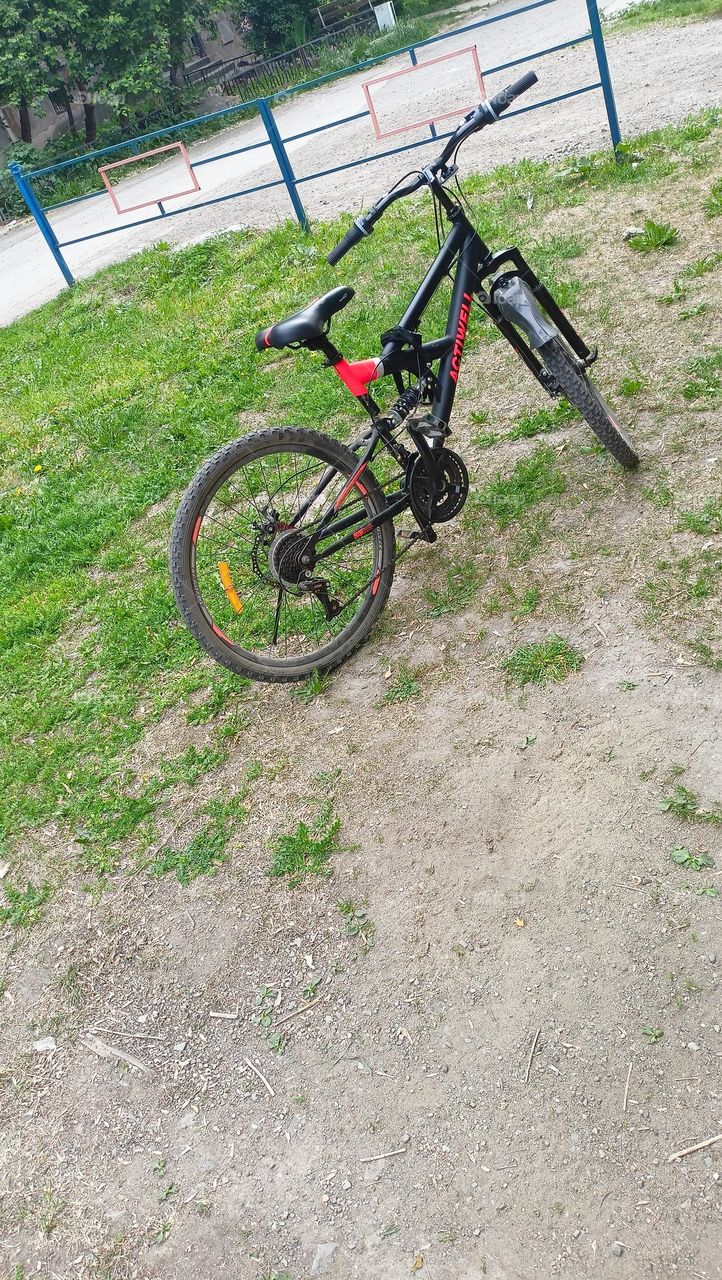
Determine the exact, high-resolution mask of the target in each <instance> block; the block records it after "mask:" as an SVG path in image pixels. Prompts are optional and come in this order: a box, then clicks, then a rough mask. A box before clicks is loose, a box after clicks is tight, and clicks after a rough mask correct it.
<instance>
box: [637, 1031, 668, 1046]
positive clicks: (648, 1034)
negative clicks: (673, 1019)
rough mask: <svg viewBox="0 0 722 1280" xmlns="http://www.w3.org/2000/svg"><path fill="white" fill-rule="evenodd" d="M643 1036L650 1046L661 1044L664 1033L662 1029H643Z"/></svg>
mask: <svg viewBox="0 0 722 1280" xmlns="http://www.w3.org/2000/svg"><path fill="white" fill-rule="evenodd" d="M642 1035H643V1036H644V1037H645V1039H647V1040H648V1041H649V1043H650V1044H659V1042H660V1040H661V1039H662V1037H663V1035H664V1032H663V1031H662V1029H661V1027H642Z"/></svg>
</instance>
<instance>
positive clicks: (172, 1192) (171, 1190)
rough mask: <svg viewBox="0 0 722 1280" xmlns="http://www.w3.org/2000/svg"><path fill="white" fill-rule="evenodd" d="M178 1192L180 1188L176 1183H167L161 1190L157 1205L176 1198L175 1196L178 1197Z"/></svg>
mask: <svg viewBox="0 0 722 1280" xmlns="http://www.w3.org/2000/svg"><path fill="white" fill-rule="evenodd" d="M179 1191H180V1187H179V1186H178V1183H177V1182H169V1183H168V1184H167V1185H166V1186H165V1187H164V1188H163V1190H162V1191H161V1193H160V1195H159V1196H158V1203H159V1204H163V1203H164V1201H166V1200H171V1199H172V1198H173V1196H177V1195H178V1192H179Z"/></svg>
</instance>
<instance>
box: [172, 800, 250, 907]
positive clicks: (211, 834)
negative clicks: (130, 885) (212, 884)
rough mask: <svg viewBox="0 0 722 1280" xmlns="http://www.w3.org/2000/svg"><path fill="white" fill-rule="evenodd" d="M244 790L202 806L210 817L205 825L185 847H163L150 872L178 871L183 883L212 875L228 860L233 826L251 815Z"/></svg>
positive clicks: (204, 812)
mask: <svg viewBox="0 0 722 1280" xmlns="http://www.w3.org/2000/svg"><path fill="white" fill-rule="evenodd" d="M244 795H245V793H241V794H240V795H237V796H232V797H231V798H230V799H227V800H219V799H216V800H211V801H209V803H208V804H207V805H205V806H204V808H203V809H201V813H202V814H204V815H205V816H206V817H208V818H210V822H207V823H206V824H205V826H204V827H203V829H202V830H201V831H199V832H198V834H197V835H195V836H194V837H193V839H192V840H191V841H190V843H189V844H187V845H186V846H185V848H183V849H172V848H168V847H166V848H164V849H161V850H160V851H159V853H158V854H157V856H156V858H155V859H154V861H153V862H151V863H150V864H149V865H148V874H149V875H151V876H162V875H166V874H167V873H168V872H169V871H175V874H176V877H177V879H178V880H179V882H180V883H181V884H184V885H188V884H191V883H192V882H193V880H196V879H197V878H198V876H202V875H212V874H213V873H214V872H215V871H216V870H217V868H218V867H219V866H220V865H221V863H223V862H226V861H227V858H228V855H227V853H226V846H227V844H228V841H229V840H230V837H231V832H232V830H233V827H234V826H235V825H236V824H237V823H239V822H242V821H243V820H244V819H245V818H246V817H247V815H248V810H247V809H246V807H245V805H244V803H243V799H244Z"/></svg>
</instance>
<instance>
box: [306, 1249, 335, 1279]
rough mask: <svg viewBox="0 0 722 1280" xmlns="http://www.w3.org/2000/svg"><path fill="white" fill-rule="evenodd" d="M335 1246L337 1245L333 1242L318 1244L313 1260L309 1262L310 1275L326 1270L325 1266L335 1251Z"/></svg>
mask: <svg viewBox="0 0 722 1280" xmlns="http://www.w3.org/2000/svg"><path fill="white" fill-rule="evenodd" d="M336 1248H337V1246H336V1245H335V1244H320V1245H319V1246H318V1248H317V1250H316V1252H315V1254H314V1255H313V1262H312V1264H311V1275H312V1276H317V1275H320V1273H321V1272H322V1271H325V1270H326V1267H327V1266H328V1264H329V1262H330V1261H331V1259H332V1257H333V1255H334V1253H335V1252H336Z"/></svg>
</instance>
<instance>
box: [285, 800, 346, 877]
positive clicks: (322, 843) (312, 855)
mask: <svg viewBox="0 0 722 1280" xmlns="http://www.w3.org/2000/svg"><path fill="white" fill-rule="evenodd" d="M340 829H341V820H340V818H337V817H335V816H334V815H333V811H332V809H331V806H330V805H325V806H324V808H323V810H322V811H321V814H320V816H319V818H318V819H317V821H316V823H315V824H313V826H312V827H311V828H309V827H308V826H307V825H306V823H305V822H303V821H301V822H299V823H298V825H297V826H296V828H295V830H293V831H291V832H289V833H288V834H287V835H281V836H276V837H275V839H274V840H273V841H272V842H271V846H270V847H271V853H272V855H273V856H272V860H271V865H270V866H269V868H268V872H267V874H268V875H269V876H288V883H289V885H290V887H291V888H292V889H295V888H296V887H297V886H298V885H299V884H301V883H302V881H303V880H305V878H306V876H309V875H310V876H329V875H330V874H331V868H330V867H329V866H328V861H329V859H330V858H331V856H332V854H334V853H341V852H342V851H343V848H344V846H343V845H341V844H340V843H339V839H338V833H339V831H340Z"/></svg>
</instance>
